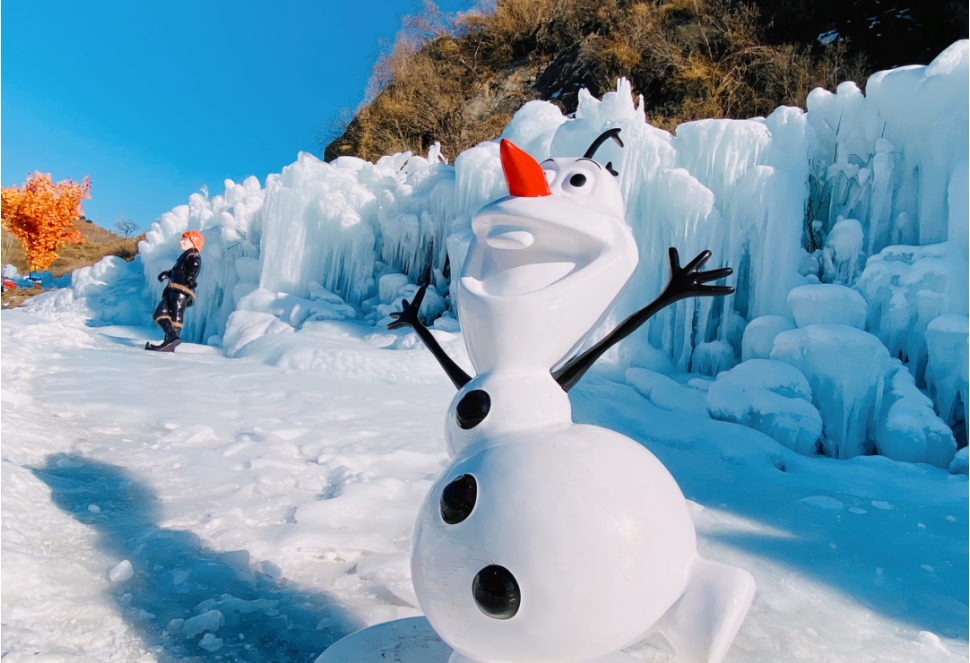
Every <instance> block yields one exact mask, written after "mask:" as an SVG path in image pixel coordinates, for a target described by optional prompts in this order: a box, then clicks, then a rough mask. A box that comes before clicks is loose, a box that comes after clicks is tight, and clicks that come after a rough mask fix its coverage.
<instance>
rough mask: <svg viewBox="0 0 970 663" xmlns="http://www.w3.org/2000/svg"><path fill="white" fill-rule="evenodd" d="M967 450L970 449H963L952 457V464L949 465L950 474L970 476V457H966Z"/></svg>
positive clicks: (969, 448)
mask: <svg viewBox="0 0 970 663" xmlns="http://www.w3.org/2000/svg"><path fill="white" fill-rule="evenodd" d="M968 450H970V447H963V448H962V449H960V450H959V451H958V452H957V453H956V455H955V456H954V457H953V462H952V463H950V472H951V473H953V474H963V475H967V474H970V456H968Z"/></svg>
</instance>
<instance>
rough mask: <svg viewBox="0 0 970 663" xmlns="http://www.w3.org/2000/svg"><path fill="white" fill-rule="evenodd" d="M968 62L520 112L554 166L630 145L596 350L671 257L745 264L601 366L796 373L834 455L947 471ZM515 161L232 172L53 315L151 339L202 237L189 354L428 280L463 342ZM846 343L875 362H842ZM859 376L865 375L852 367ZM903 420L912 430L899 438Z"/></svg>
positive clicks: (955, 372)
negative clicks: (593, 148)
mask: <svg viewBox="0 0 970 663" xmlns="http://www.w3.org/2000/svg"><path fill="white" fill-rule="evenodd" d="M968 53H970V49H968V42H967V41H966V40H962V41H959V42H956V43H955V44H953V45H952V46H951V47H950V48H948V49H947V50H945V51H944V52H943V53H941V54H940V55H939V56H938V57H937V58H936V59H935V60H934V61H933V62H932V64H930V65H929V66H915V67H900V68H898V69H894V70H891V71H885V72H879V73H877V74H875V75H873V76H871V77H870V78H869V80H868V83H867V85H866V90H865V93H863V91H861V90H860V89H859V88H858V87H857V86H856V85H855V84H854V83H851V82H847V83H843V84H841V85H840V86H839V87H838V90H837V92H835V93H831V92H827V91H825V90H823V89H816V90H814V91H813V92H812V93H811V94H810V95H809V97H808V100H807V104H806V105H807V110H801V109H798V108H792V107H781V108H778V109H776V110H775V111H774V112H773V113H771V114H770V115H769V116H768V117H766V118H753V119H750V120H700V121H696V122H689V123H685V124H682V125H680V126H679V127H678V128H677V130H676V132H675V134H670V133H668V132H666V131H663V130H661V129H657V128H655V127H653V126H651V125H650V124H648V123H647V121H646V120H647V118H646V114H645V111H644V108H643V105H642V103H640V104H639V105H637V104H635V103H634V101H633V99H632V95H631V86H630V83H629V82H628V81H626V80H623V79H621V80H620V81H618V85H617V90H616V92H609V93H607V94H605V95H604V96H603V98H602V100H597V99H595V98H593V97H592V96H591V95H589V94H588V93H586V92H585V91H581V93H580V95H579V104H578V108H577V110H576V112H575V114H574V115H572V116H569V117H566V116H563V115H562V113H561V112H560V111H559V109H558V108H557V107H555V106H554V105H552V104H550V103H548V102H543V101H532V102H529V103H527V104H525V105H524V106H523V107H522V108H521V109H520V110H519V111H518V112H517V113H516V114H515V117H514V118H513V120H512V121H511V123H510V124H509V125H508V127H507V128H506V129H505V131H504V133H503V137H506V138H509V139H511V140H513V141H514V142H515V143H516V144H517V145H520V146H521V147H522V148H523V149H524V150H525V151H527V152H528V153H530V154H531V155H532V156H533V157H535V158H536V159H538V160H540V161H541V160H543V159H546V158H548V157H558V156H577V155H579V154H581V153H582V152H583V151H584V150H585V148H586V146H588V145H589V144H590V142H591V141H592V139H593V138H595V137H596V136H597V135H599V134H600V133H601V132H602V131H604V130H606V129H609V128H613V127H618V128H620V129H621V131H622V134H621V135H622V138H623V141H624V143H625V147H623V148H620V147H619V146H616V145H613V144H608V145H604V146H603V147H602V148H601V150H600V153H599V154H598V158H600V159H601V160H602V161H604V162H606V161H611V162H612V164H613V167H614V168H615V169H616V170H617V171H619V183H620V186H621V189H622V192H623V196H624V202H625V205H626V210H627V215H626V220H627V222H628V223H629V225H630V227H631V228H632V230H633V233H634V236H635V238H636V241H637V244H638V248H639V251H640V264H639V267H638V268H637V271H636V272H635V274H634V276H633V279H632V281H631V283H630V286H629V287H628V288H627V290H626V292H625V294H624V295H623V297H622V298H621V300H620V301H619V303H618V305H617V307H616V309H615V311H614V313H613V316H612V317H611V318H609V319H608V320H607V321H606V322H605V323H604V326H603V328H601V330H600V332H599V334H598V336H602V334H603V333H605V331H606V330H607V329H609V327H610V325H612V324H615V321H616V320H617V319H622V318H623V317H625V316H626V315H628V314H629V313H631V312H633V311H634V310H636V309H638V308H640V307H642V306H643V305H644V304H645V303H647V302H649V301H651V300H652V299H653V298H654V297H655V296H656V295H657V294H658V293H659V292H660V290H661V288H662V287H663V285H664V283H665V281H666V278H667V264H666V258H665V251H666V249H667V247H669V246H675V247H677V248H678V250H679V251H680V253H681V255H682V256H686V255H695V254H696V253H698V252H699V251H700V250H702V249H706V248H709V249H711V250H712V252H713V255H714V257H713V259H712V261H711V262H710V263H709V264H708V267H709V268H718V267H723V266H731V267H733V268H734V270H735V275H736V276H735V277H734V278H733V279H731V284H732V285H734V286H735V287H736V289H737V292H736V294H735V295H733V296H731V297H727V298H724V299H716V300H712V299H702V300H695V299H691V300H686V301H682V302H679V303H678V304H676V305H675V306H672V307H670V308H669V309H667V310H665V311H663V312H662V313H660V314H659V315H657V316H656V317H655V318H654V319H653V320H651V321H650V322H649V323H648V324H647V325H644V327H643V328H642V329H640V330H639V331H638V332H637V333H636V334H634V335H633V336H631V337H630V338H629V339H627V340H626V341H624V343H623V344H621V345H620V346H619V348H618V350H617V351H615V352H611V353H610V354H608V355H607V356H606V357H604V358H603V359H602V360H601V362H603V363H604V366H602V367H601V369H602V370H604V371H612V373H611V374H612V375H622V374H623V372H624V371H625V370H626V369H627V368H631V367H633V368H636V367H654V366H657V365H658V353H660V355H662V358H664V359H665V362H661V363H669V364H670V365H671V366H672V367H673V368H674V369H676V370H678V371H682V372H695V373H703V374H706V375H709V376H712V377H713V376H714V375H716V374H717V373H719V372H722V371H725V370H728V369H731V368H732V367H734V366H735V365H736V364H738V362H739V361H745V360H750V359H766V358H771V359H775V360H780V361H785V362H788V363H790V364H792V365H793V366H795V367H797V368H799V369H800V370H802V371H803V372H804V373H805V375H806V377H807V378H808V380H809V382H810V383H811V384H812V392H813V396H812V399H813V405H814V406H815V407H816V408H817V410H818V411H819V412H820V413H821V415H822V419H823V421H824V428H825V433H824V435H823V439H822V445H821V448H822V451H823V452H824V453H826V454H828V455H832V456H837V457H850V456H853V455H856V454H859V453H868V452H872V451H874V450H875V451H879V452H883V451H884V450H887V449H892V450H894V451H886V453H889V454H890V455H895V456H897V457H906V458H907V459H909V458H911V457H912V458H917V457H918V458H921V459H924V460H926V462H933V463H934V464H939V463H941V462H942V460H941V459H942V458H943V457H944V456H946V455H947V454H949V451H946V452H945V453H944V452H940V453H937V452H936V451H931V449H935V448H936V447H935V445H936V444H937V442H936V440H937V437H935V436H936V435H937V433H939V432H940V431H939V426H938V423H940V419H939V418H937V419H934V417H937V415H939V417H941V418H942V423H945V424H947V425H950V426H951V427H953V428H954V429H960V430H962V429H963V428H965V422H966V419H967V360H966V345H967V340H966V339H967V331H966V330H967V313H968V310H967V309H968V306H967V300H968V290H967V274H968V266H967V265H968V261H967V255H968V247H967V226H968V223H967V219H968V216H970V212H968V196H967V189H968V184H967V182H968V166H967V163H968V161H967V145H968V108H967V98H968V93H970V92H968V64H970V55H968ZM498 152H499V150H498V143H497V142H487V143H482V144H480V145H478V146H476V147H474V148H472V149H470V150H467V151H465V152H463V153H462V154H459V155H456V156H455V158H454V161H453V164H449V163H447V161H446V160H445V158H444V157H443V156H442V154H441V152H440V149H439V148H438V147H437V146H435V147H433V148H432V149H431V151H430V152H429V154H428V155H427V156H426V157H422V156H417V155H413V154H411V153H403V154H396V155H392V156H386V157H383V158H381V159H380V160H379V161H378V162H377V163H375V164H371V163H367V162H364V161H362V160H360V159H356V158H352V157H341V158H338V159H336V160H335V161H333V162H332V163H329V164H328V163H323V162H322V161H320V160H318V159H316V158H315V157H313V156H311V155H309V154H303V153H301V154H300V155H299V158H298V159H297V161H296V162H295V163H293V164H290V165H289V166H286V167H285V168H284V169H283V170H282V172H281V173H280V174H274V175H270V176H269V177H268V178H267V179H266V182H265V186H260V183H259V181H258V180H257V179H256V178H255V177H250V178H248V179H246V180H245V181H244V182H242V183H241V184H237V183H235V182H233V181H231V180H227V181H226V189H225V193H224V194H223V195H220V196H213V197H208V196H207V195H203V194H194V195H192V196H191V197H190V199H189V201H188V204H187V205H182V206H179V207H176V208H175V209H173V210H172V211H170V212H166V213H165V214H163V215H162V216H161V217H160V218H159V219H158V220H157V221H156V222H155V223H154V224H152V227H151V229H150V230H149V231H148V233H147V235H146V238H145V240H144V241H143V242H141V243H140V245H139V258H138V259H136V260H135V261H134V262H132V263H127V264H125V263H122V262H121V261H120V260H112V259H106V261H103V262H102V263H99V264H98V265H96V266H94V267H92V268H87V269H86V270H80V271H79V272H77V273H75V275H74V282H73V285H72V290H71V291H66V293H64V294H59V295H58V297H59V298H60V299H59V300H58V301H59V302H60V303H61V304H62V305H81V303H80V300H81V299H84V300H85V302H86V304H87V306H88V307H89V308H90V309H91V311H92V314H91V315H92V317H93V318H95V319H97V320H101V321H104V322H115V323H123V324H133V323H140V324H144V322H145V320H148V319H149V318H150V315H149V314H150V310H151V307H152V305H153V302H154V301H156V300H157V298H158V295H159V292H160V289H161V288H162V287H163V286H162V284H160V283H159V282H158V281H157V280H156V279H155V276H156V275H157V274H158V273H159V272H161V271H162V270H164V269H168V268H169V267H170V266H171V263H172V262H173V261H174V259H175V257H176V256H177V254H178V248H177V244H178V238H179V236H180V235H181V233H182V232H184V231H185V230H200V231H201V232H202V233H203V234H204V235H205V238H206V243H205V247H204V249H203V252H202V259H203V270H202V274H201V276H200V279H199V289H198V291H197V294H198V298H197V301H198V304H197V305H196V306H195V307H194V308H193V309H191V310H190V312H189V314H188V315H187V318H186V327H185V330H184V332H183V338H185V339H186V340H188V341H195V342H201V343H208V344H210V345H221V346H223V347H224V348H225V349H226V350H227V352H228V353H229V354H237V353H239V352H240V351H241V349H242V348H244V347H245V346H246V345H247V344H248V343H250V342H252V341H253V340H254V339H256V338H259V337H260V336H262V335H264V334H270V333H278V332H286V331H287V330H289V329H293V330H299V329H300V328H301V327H302V326H303V325H304V324H307V323H311V322H314V321H320V320H328V319H340V318H353V319H356V320H359V321H361V322H363V323H370V324H374V325H378V326H382V325H386V324H387V322H388V320H389V318H388V313H390V312H391V311H392V310H398V307H399V306H400V302H401V300H402V299H404V298H407V296H408V295H409V294H413V292H414V289H415V287H416V286H417V285H419V284H423V283H430V284H431V288H429V290H428V293H429V295H428V298H427V299H426V302H428V304H426V305H427V306H429V308H428V309H427V310H425V309H424V308H422V315H423V316H424V317H425V318H426V319H428V320H429V321H430V320H432V319H433V318H435V317H439V316H444V317H443V318H442V319H441V322H440V326H439V325H438V324H436V326H437V327H439V328H440V329H447V330H452V331H453V330H455V329H456V324H457V323H456V322H455V321H454V320H453V315H452V313H453V311H454V302H453V299H454V296H455V290H454V289H453V286H454V281H455V279H453V277H454V276H455V275H457V274H458V273H459V271H460V269H461V266H462V263H463V262H464V259H465V253H466V252H467V249H468V243H469V241H470V238H471V231H470V229H469V222H470V218H471V215H472V214H474V213H475V211H477V210H478V209H479V208H480V207H481V206H483V205H484V204H486V203H488V202H490V201H492V200H494V199H496V198H498V197H501V196H503V195H505V193H506V189H505V182H504V179H503V177H502V172H501V166H500V162H499V153H498ZM68 293H70V294H68ZM75 300H78V301H75ZM863 318H864V319H863ZM796 323H797V326H798V327H800V329H797V330H796V329H794V327H795V326H796ZM816 323H822V324H821V325H818V326H816ZM831 323H837V324H836V325H831ZM842 324H845V325H848V326H847V327H846V328H845V329H842V328H841V327H839V329H838V330H833V328H832V327H837V326H839V325H842ZM848 330H851V331H848ZM595 338H596V337H594V339H593V340H595ZM843 340H844V341H846V342H850V345H849V346H848V347H852V348H855V350H856V351H857V352H858V353H860V354H859V355H858V356H855V355H853V356H851V357H848V358H847V350H846V347H847V346H842V345H840V344H841V343H842V341H843ZM891 359H897V360H901V361H902V362H904V363H903V364H900V365H903V366H905V367H906V368H907V369H908V370H909V371H910V373H911V375H912V377H913V379H914V383H913V387H912V388H910V387H909V386H908V383H907V385H905V386H904V385H903V382H904V380H903V379H902V378H901V377H898V376H897V377H898V379H895V381H894V378H892V375H894V370H895V369H894V368H893V367H894V366H896V364H893V363H892V362H891V361H890V360H891ZM847 361H848V362H853V364H852V365H853V366H854V365H855V364H859V371H860V372H859V373H858V374H854V375H844V374H840V373H839V371H840V370H842V371H843V373H844V372H845V370H844V369H845V366H846V365H848V364H846V363H845V362H847ZM828 362H841V364H838V363H837V364H836V365H829V364H828ZM740 365H741V366H743V363H742V364H740ZM897 383H898V384H897ZM719 388H720V387H719ZM920 390H925V392H926V393H928V394H929V395H930V396H931V397H932V399H933V401H932V403H933V408H932V409H927V407H926V404H925V402H923V401H921V400H920V398H919V395H920V394H921V393H922V392H921V391H920ZM890 394H891V395H892V397H891V400H892V401H893V403H894V404H893V405H889V406H887V407H888V409H885V408H883V406H884V405H886V404H885V403H884V399H885V398H890V396H889V395H890ZM880 408H883V409H880ZM894 408H895V409H894ZM904 410H905V411H907V412H909V414H907V415H906V419H907V422H908V424H907V425H906V426H902V425H897V424H899V423H900V422H901V421H902V419H901V417H902V416H903V415H902V414H900V413H901V412H903V411H904ZM933 410H935V413H934V412H933ZM913 412H919V413H920V414H919V415H914V414H913ZM881 417H895V419H894V420H893V421H895V422H896V423H895V424H893V423H891V422H890V421H889V419H881ZM917 421H918V422H919V425H916V423H914V422H917ZM961 427H962V428H961ZM880 431H881V432H880ZM904 431H905V432H904ZM900 436H903V437H906V439H907V440H909V442H910V443H911V445H915V447H912V446H910V447H907V446H906V444H904V443H903V441H901V438H900ZM907 436H908V437H907ZM921 436H922V437H921ZM927 436H929V437H927ZM964 438H965V434H963V435H962V437H960V442H959V444H961V445H962V444H963V443H965V442H964ZM880 439H881V440H883V441H884V443H880V442H879V440H880ZM890 440H892V441H890ZM921 440H922V441H921ZM796 446H798V447H799V448H808V447H811V444H809V443H807V442H806V443H805V444H804V445H802V444H801V443H798V444H797V445H796ZM943 446H944V447H946V448H947V449H949V446H948V443H946V444H943ZM902 447H906V449H907V450H906V451H898V450H899V449H900V448H902ZM916 448H919V449H922V450H923V451H920V452H916V451H914V449H916Z"/></svg>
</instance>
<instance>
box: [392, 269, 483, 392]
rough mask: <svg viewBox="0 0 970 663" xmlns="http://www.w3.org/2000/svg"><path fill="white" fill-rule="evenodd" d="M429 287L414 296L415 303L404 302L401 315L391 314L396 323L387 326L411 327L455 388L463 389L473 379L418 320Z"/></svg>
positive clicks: (395, 327) (396, 327)
mask: <svg viewBox="0 0 970 663" xmlns="http://www.w3.org/2000/svg"><path fill="white" fill-rule="evenodd" d="M427 288H428V286H423V287H422V288H421V289H420V290H418V293H417V294H416V295H415V296H414V302H412V303H411V304H408V300H406V299H405V300H404V310H402V311H401V312H400V313H391V317H393V318H395V320H394V322H392V323H391V324H389V325H388V326H387V328H388V329H398V328H400V327H405V326H407V327H410V328H411V329H413V330H414V332H415V333H416V334H417V335H418V338H420V339H421V341H422V342H423V343H424V345H425V347H426V348H428V350H430V351H431V354H433V355H434V358H435V359H437V360H438V363H439V364H441V368H443V369H445V373H446V374H447V375H448V377H449V378H450V379H451V381H452V383H453V384H454V385H455V388H457V389H461V388H462V387H464V386H465V385H466V384H468V383H469V382H471V381H472V379H471V377H470V376H469V375H468V374H467V373H465V371H463V370H461V367H460V366H459V365H458V364H456V363H455V362H454V361H452V360H451V357H449V356H448V354H447V353H446V352H445V351H444V349H443V348H442V347H441V345H439V344H438V341H437V340H435V337H434V336H433V335H432V334H431V332H430V331H428V328H427V327H425V326H424V325H423V324H422V323H421V321H420V320H418V310H419V309H420V308H421V302H422V301H423V300H424V291H425V290H427Z"/></svg>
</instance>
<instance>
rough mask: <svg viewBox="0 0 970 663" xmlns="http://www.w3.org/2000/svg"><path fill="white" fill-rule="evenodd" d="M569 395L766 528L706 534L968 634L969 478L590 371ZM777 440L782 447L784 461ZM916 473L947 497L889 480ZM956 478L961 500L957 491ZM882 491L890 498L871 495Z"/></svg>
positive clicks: (584, 412) (589, 417) (700, 490)
mask: <svg viewBox="0 0 970 663" xmlns="http://www.w3.org/2000/svg"><path fill="white" fill-rule="evenodd" d="M570 400H571V401H572V405H573V415H574V417H573V418H574V420H575V421H576V422H577V423H589V424H594V425H598V426H603V427H606V428H610V429H612V430H615V431H617V432H619V433H622V434H624V435H626V436H628V437H631V438H633V439H634V440H636V441H638V442H639V443H640V444H643V445H644V446H645V447H646V448H647V449H649V450H650V451H651V452H652V453H653V454H655V455H656V456H657V458H658V459H660V461H661V462H662V463H663V464H664V465H665V466H666V467H667V469H668V470H669V471H670V472H671V474H673V475H674V478H675V479H676V480H677V483H678V484H679V485H680V488H681V490H682V491H683V492H684V495H685V496H686V497H687V498H688V499H691V500H693V501H695V502H697V503H699V504H702V505H704V506H710V507H713V508H722V509H724V510H727V511H731V512H733V513H735V514H737V515H739V516H741V517H744V518H747V519H750V520H752V521H755V522H758V523H761V524H763V525H764V526H766V527H768V528H771V530H773V532H772V533H765V534H762V533H746V532H730V533H727V532H725V533H721V534H716V535H713V536H709V538H713V539H716V540H718V541H721V542H723V543H725V544H727V545H730V546H733V547H735V548H737V549H739V550H744V551H748V552H750V553H752V554H754V555H756V556H759V557H762V558H765V559H771V560H775V561H777V562H779V563H781V564H783V565H786V566H788V567H789V568H791V569H792V570H793V571H795V572H797V573H798V574H801V575H803V576H806V577H810V578H812V579H814V580H815V581H817V582H820V583H822V584H825V585H828V586H829V587H832V588H833V589H835V590H836V591H837V592H840V593H842V594H845V595H848V596H849V597H850V598H851V599H852V600H854V601H856V602H857V603H859V604H861V605H863V606H866V607H867V608H869V609H871V610H873V611H876V612H879V613H881V614H883V615H885V616H887V617H889V618H891V619H896V620H899V621H901V622H903V623H908V624H910V625H912V626H913V627H914V628H915V629H916V630H919V631H924V630H925V631H931V632H933V633H936V634H939V635H943V636H946V637H949V638H959V639H963V640H966V639H967V636H968V622H967V619H968V607H967V588H968V567H967V557H968V551H967V502H966V482H961V483H960V484H958V485H956V484H951V483H950V481H949V480H948V479H949V477H948V475H947V472H946V471H945V470H939V469H937V468H932V467H929V466H927V465H914V464H909V463H897V462H895V461H892V460H889V459H887V458H881V457H876V456H874V457H868V458H858V459H852V460H848V461H847V460H834V459H828V458H819V457H817V458H808V457H803V456H798V455H797V454H795V453H794V452H789V451H788V450H787V449H785V448H784V447H782V446H781V445H777V446H776V443H774V442H773V441H772V440H770V439H769V438H767V437H765V436H761V434H760V433H755V432H754V431H752V430H750V429H747V428H745V427H743V426H739V425H737V424H729V423H726V422H717V421H709V420H707V419H706V417H697V416H695V415H692V414H690V413H687V412H684V411H680V412H678V411H673V412H668V411H664V410H659V409H657V408H656V407H655V406H653V405H652V404H650V403H649V402H648V401H647V400H645V399H643V398H641V397H640V396H639V394H637V392H636V391H634V390H633V388H632V387H628V386H626V385H620V384H617V383H614V382H609V381H607V380H604V379H601V378H597V377H592V378H590V377H588V378H586V380H584V381H583V382H581V383H580V384H579V385H578V386H577V388H576V389H575V390H573V391H572V392H571V393H570ZM755 436H761V438H762V439H761V440H755V439H753V438H754V437H755ZM765 442H767V443H768V444H767V447H765V445H764V443H765ZM695 445H696V448H694V447H695ZM766 448H767V449H769V450H768V451H766ZM773 449H776V450H777V452H778V453H777V459H787V460H782V462H780V463H778V465H780V467H778V465H776V464H775V462H776V461H773V459H772V458H771V453H772V451H771V450H773ZM777 459H776V460H777ZM786 464H788V465H790V466H791V467H787V468H786V467H785V465H786ZM914 476H915V477H917V478H918V479H919V480H921V481H924V482H925V486H926V487H928V488H929V487H938V486H940V487H941V488H940V491H937V492H940V495H947V494H948V495H950V496H951V497H950V498H946V497H944V498H943V503H944V504H946V506H941V502H940V495H935V494H926V500H925V504H924V503H918V502H917V503H914V502H913V501H911V500H907V499H905V498H904V497H903V495H902V494H901V493H902V491H900V490H899V489H898V486H897V485H896V483H895V482H897V481H905V480H909V479H910V478H911V477H914ZM954 478H955V477H954ZM961 487H962V488H961ZM961 489H962V490H963V498H962V499H963V501H962V503H961V502H960V499H959V498H957V497H953V496H956V495H958V491H959V490H961ZM910 494H912V491H910ZM814 495H826V496H834V497H836V498H837V499H839V500H840V501H842V502H843V503H844V506H845V507H846V508H848V507H856V509H857V511H856V512H855V513H853V512H850V511H848V510H841V511H826V510H820V509H813V508H811V507H810V506H807V505H806V504H803V503H801V502H800V500H801V499H804V498H806V497H811V496H814ZM887 499H888V500H892V505H889V504H888V503H887V504H886V505H883V506H888V507H889V508H888V509H884V508H882V507H877V506H874V503H873V500H887ZM950 514H952V515H951V518H952V520H950V521H947V520H945V519H944V516H945V515H950ZM921 525H922V526H921ZM749 570H751V571H752V572H753V573H754V575H755V577H756V578H757V575H758V573H757V570H756V569H749ZM755 601H756V602H757V598H756V599H755Z"/></svg>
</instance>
